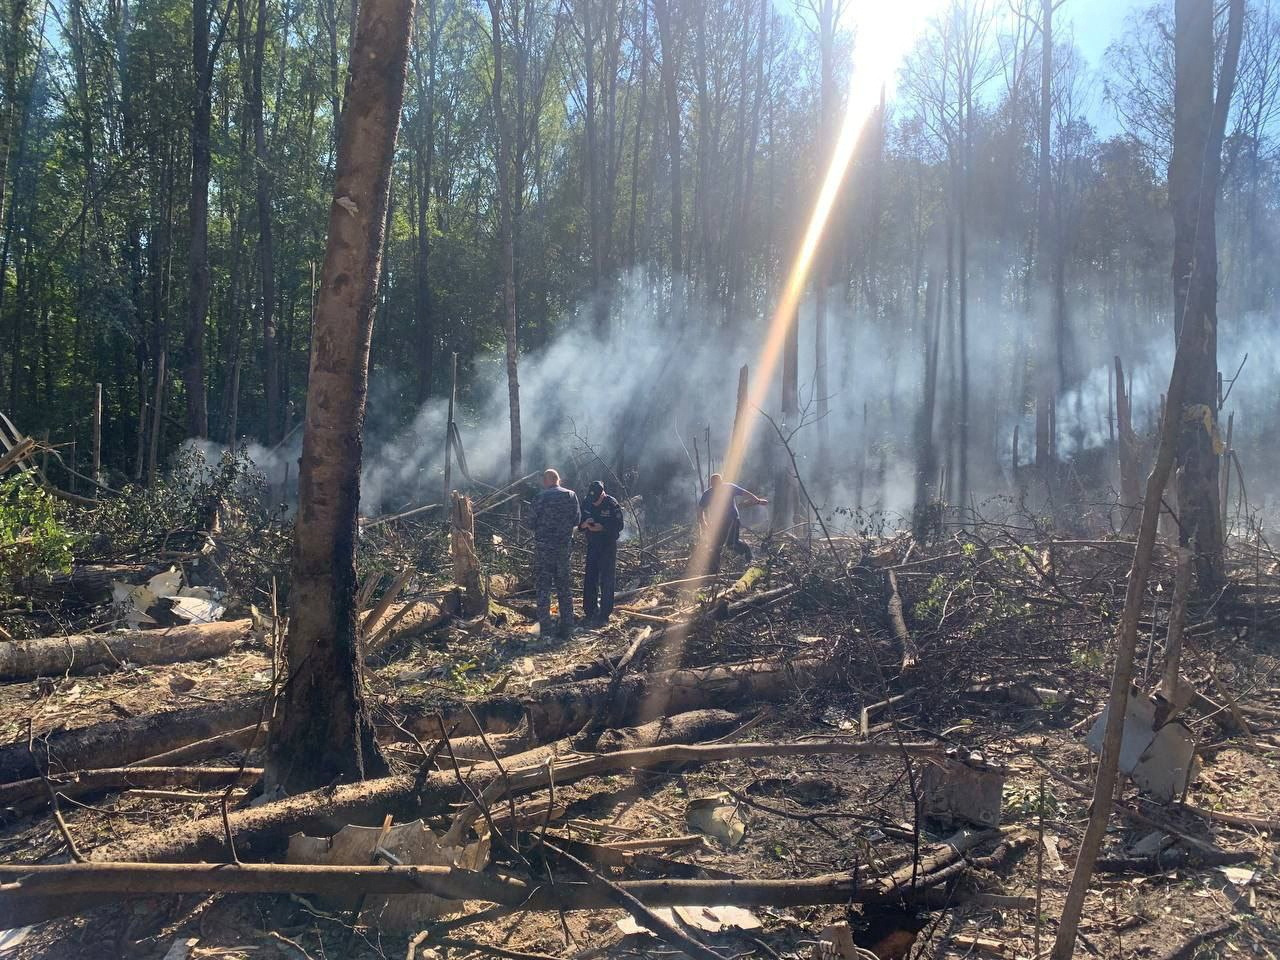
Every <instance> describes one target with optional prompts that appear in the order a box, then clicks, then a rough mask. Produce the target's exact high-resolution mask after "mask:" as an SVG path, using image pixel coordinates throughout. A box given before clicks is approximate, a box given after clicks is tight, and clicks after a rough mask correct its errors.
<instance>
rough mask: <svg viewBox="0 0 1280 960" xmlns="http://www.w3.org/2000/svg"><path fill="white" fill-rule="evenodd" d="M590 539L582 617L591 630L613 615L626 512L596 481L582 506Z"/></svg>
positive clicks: (583, 523)
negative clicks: (620, 535) (619, 537)
mask: <svg viewBox="0 0 1280 960" xmlns="http://www.w3.org/2000/svg"><path fill="white" fill-rule="evenodd" d="M579 529H580V530H582V531H583V532H584V533H586V535H587V570H586V574H585V576H583V578H582V615H583V616H584V617H586V619H587V626H589V627H591V626H597V627H598V626H603V625H604V624H606V623H608V622H609V615H610V614H611V613H613V583H614V574H615V572H616V570H617V566H618V534H620V533H622V508H621V507H620V506H618V501H617V500H615V499H614V498H613V497H611V496H609V494H607V493H605V492H604V484H603V483H601V482H600V481H599V480H592V481H591V486H589V487H587V499H586V502H585V503H583V505H582V524H581V526H580V527H579Z"/></svg>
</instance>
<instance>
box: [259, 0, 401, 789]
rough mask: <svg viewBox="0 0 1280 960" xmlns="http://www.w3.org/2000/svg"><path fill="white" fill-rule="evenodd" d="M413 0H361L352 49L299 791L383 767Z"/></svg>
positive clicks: (298, 640)
mask: <svg viewBox="0 0 1280 960" xmlns="http://www.w3.org/2000/svg"><path fill="white" fill-rule="evenodd" d="M412 20H413V0H364V2H363V3H361V5H360V20H359V29H358V31H357V33H356V40H355V43H354V44H353V46H352V49H351V67H350V77H349V80H348V86H347V90H348V95H347V97H346V98H345V100H344V103H343V116H342V125H341V132H340V135H339V139H338V156H337V169H336V174H335V184H334V191H333V195H334V200H333V203H332V205H331V207H330V210H329V242H328V247H327V249H326V250H325V260H324V272H323V275H322V282H321V285H320V291H319V296H318V299H317V302H316V310H315V329H314V332H313V340H312V348H311V376H310V379H309V382H308V387H307V409H306V427H305V432H304V434H303V441H302V461H301V466H300V468H299V473H298V523H297V532H296V536H295V546H294V556H293V584H292V588H291V590H290V598H289V599H290V604H289V636H288V645H287V657H288V665H289V681H288V683H287V684H286V686H285V688H284V690H285V692H284V695H283V697H282V698H281V706H280V713H279V716H278V717H277V719H276V723H275V725H274V726H273V728H272V736H271V743H270V746H269V750H268V757H267V774H266V780H267V782H268V784H270V785H282V786H283V787H284V788H285V789H286V790H287V791H288V792H290V793H296V792H298V791H300V790H306V789H309V788H312V787H317V786H321V785H324V784H328V783H331V782H333V781H334V780H335V779H342V780H355V779H363V778H364V777H365V776H366V774H376V773H381V772H383V771H384V770H385V767H386V764H385V762H384V761H383V759H382V755H381V753H380V752H379V750H378V746H377V742H376V740H375V739H374V728H373V721H372V720H371V719H370V717H369V711H368V707H367V705H366V703H365V700H364V696H363V693H362V691H361V687H360V677H361V669H362V666H363V665H362V663H361V657H362V655H361V652H360V646H359V644H358V643H357V642H356V636H357V634H356V606H355V592H356V569H355V543H356V514H357V510H358V507H359V502H360V457H361V433H362V428H363V421H364V406H365V396H366V393H367V390H368V381H369V340H370V337H371V335H372V332H373V316H374V306H375V304H376V295H377V289H378V274H379V270H380V267H381V253H382V240H383V231H384V229H385V225H386V213H387V194H388V189H389V183H390V175H391V161H392V158H393V155H394V152H395V142H396V131H397V127H398V126H399V122H400V105H401V102H402V100H403V99H404V83H405V62H406V59H407V56H408V48H409V32H410V25H411V23H412Z"/></svg>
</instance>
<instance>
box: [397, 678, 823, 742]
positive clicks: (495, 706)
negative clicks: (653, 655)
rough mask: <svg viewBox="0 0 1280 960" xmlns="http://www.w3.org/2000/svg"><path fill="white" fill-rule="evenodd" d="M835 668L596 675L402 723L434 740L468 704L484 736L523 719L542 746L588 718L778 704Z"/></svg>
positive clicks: (612, 721)
mask: <svg viewBox="0 0 1280 960" xmlns="http://www.w3.org/2000/svg"><path fill="white" fill-rule="evenodd" d="M833 671H834V668H833V666H832V665H831V664H830V663H828V662H826V661H823V660H798V661H784V660H777V659H768V660H748V661H744V662H741V663H731V664H723V665H720V666H715V667H701V668H696V669H686V670H664V671H659V672H657V673H650V674H627V675H625V676H622V677H618V678H609V677H598V678H594V679H591V680H584V681H581V682H579V683H567V684H563V685H561V686H555V687H544V688H541V689H538V690H534V691H532V692H531V693H529V694H528V695H527V696H526V697H525V698H524V699H523V700H516V699H515V698H513V697H505V696H504V697H498V698H487V699H485V700H479V701H476V702H474V703H471V704H459V703H458V702H456V701H454V702H450V703H447V704H444V705H443V707H438V706H434V707H433V706H432V705H431V704H421V705H415V706H412V707H410V708H409V714H408V717H407V718H406V721H405V725H406V726H407V727H408V728H409V729H411V730H412V731H413V732H414V733H416V734H418V735H420V736H424V737H433V736H437V735H438V734H439V732H440V731H439V724H438V722H437V720H436V713H437V711H438V710H439V711H441V712H443V713H444V714H445V716H446V718H447V720H446V722H447V723H448V722H452V721H453V720H454V719H457V720H460V721H461V720H464V719H466V720H469V714H468V713H467V708H468V707H469V708H470V710H471V711H472V712H474V713H475V715H476V717H477V718H478V719H480V723H481V726H483V727H484V728H485V731H486V732H489V733H511V732H512V731H514V730H515V729H517V728H518V726H519V722H518V720H517V717H518V716H520V715H523V717H524V718H526V719H527V729H528V731H529V733H528V737H529V742H531V743H547V742H550V741H552V740H558V739H560V738H562V737H567V736H572V735H573V734H575V733H578V732H579V731H580V730H583V729H585V728H586V727H587V726H588V725H589V724H590V723H591V722H592V721H597V722H598V725H599V726H600V727H601V728H603V727H620V726H633V725H636V724H642V723H648V722H649V721H650V720H656V719H659V718H661V717H667V716H673V715H675V714H678V713H688V712H689V711H692V710H702V709H707V708H712V707H729V706H733V705H734V704H738V703H749V702H754V701H760V702H769V701H777V700H781V699H784V698H787V697H792V696H795V695H796V694H798V693H799V692H801V691H803V690H804V689H805V688H807V687H811V686H813V685H815V684H817V683H820V682H822V681H823V680H825V679H827V678H828V677H829V676H831V674H832V673H833ZM486 720H488V721H489V722H494V721H498V722H500V723H501V725H502V726H501V727H500V728H499V729H494V727H492V726H488V725H487V724H486ZM513 721H515V722H513ZM508 724H509V725H508ZM470 727H471V728H472V729H469V730H466V731H465V732H466V733H478V732H479V731H477V730H475V729H474V727H475V724H474V723H471V724H470Z"/></svg>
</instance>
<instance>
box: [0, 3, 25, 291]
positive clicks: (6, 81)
mask: <svg viewBox="0 0 1280 960" xmlns="http://www.w3.org/2000/svg"><path fill="white" fill-rule="evenodd" d="M30 6H31V4H30V3H29V0H14V2H13V3H12V5H10V6H8V9H7V10H5V13H6V15H7V17H6V19H8V21H9V22H8V23H7V24H6V27H7V29H6V31H5V41H6V42H5V45H4V76H3V78H0V92H3V95H4V112H3V115H2V116H0V223H3V222H4V221H5V214H6V213H7V212H8V208H7V207H6V205H5V202H6V200H7V199H8V194H7V193H6V191H5V185H6V183H7V180H8V174H9V152H10V150H11V149H12V144H13V133H14V127H15V126H16V125H17V124H18V122H19V120H18V64H19V63H20V61H21V59H22V48H23V47H24V46H25V45H26V43H27V11H28V10H29V9H30ZM2 268H3V261H0V269H2ZM2 279H3V275H2V274H0V280H2ZM0 286H3V284H0Z"/></svg>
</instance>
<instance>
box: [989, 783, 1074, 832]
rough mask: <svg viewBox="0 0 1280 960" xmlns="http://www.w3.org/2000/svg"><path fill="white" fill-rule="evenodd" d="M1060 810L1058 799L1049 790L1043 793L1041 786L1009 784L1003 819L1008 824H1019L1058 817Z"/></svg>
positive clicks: (1005, 797) (1006, 790)
mask: <svg viewBox="0 0 1280 960" xmlns="http://www.w3.org/2000/svg"><path fill="white" fill-rule="evenodd" d="M1060 808H1061V805H1060V804H1059V803H1058V798H1057V797H1055V796H1054V795H1053V791H1052V790H1049V789H1048V788H1045V789H1044V790H1043V792H1042V791H1041V788H1040V787H1039V786H1037V785H1033V784H1029V783H1022V784H1007V785H1006V786H1005V788H1004V812H1003V814H1002V815H1001V819H1002V820H1003V821H1004V822H1006V823H1018V822H1020V821H1026V820H1030V819H1032V818H1033V817H1035V818H1039V817H1046V818H1049V817H1056V816H1057V815H1058V811H1059V809H1060Z"/></svg>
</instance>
